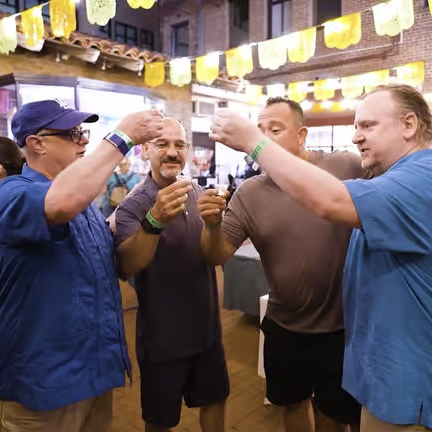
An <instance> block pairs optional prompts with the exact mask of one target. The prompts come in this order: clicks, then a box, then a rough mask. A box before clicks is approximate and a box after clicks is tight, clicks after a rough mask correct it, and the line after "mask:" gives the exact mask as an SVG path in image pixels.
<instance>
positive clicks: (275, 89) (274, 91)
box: [267, 84, 286, 98]
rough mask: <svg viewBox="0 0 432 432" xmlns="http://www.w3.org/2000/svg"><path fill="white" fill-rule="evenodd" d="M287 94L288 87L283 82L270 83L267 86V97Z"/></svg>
mask: <svg viewBox="0 0 432 432" xmlns="http://www.w3.org/2000/svg"><path fill="white" fill-rule="evenodd" d="M285 94H286V89H285V86H284V85H283V84H270V85H268V86H267V97H269V98H271V97H283V96H285Z"/></svg>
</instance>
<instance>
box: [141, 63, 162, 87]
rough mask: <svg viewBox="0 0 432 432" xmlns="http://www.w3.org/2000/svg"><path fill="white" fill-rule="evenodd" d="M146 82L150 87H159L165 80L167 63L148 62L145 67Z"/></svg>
mask: <svg viewBox="0 0 432 432" xmlns="http://www.w3.org/2000/svg"><path fill="white" fill-rule="evenodd" d="M144 82H145V84H146V85H147V86H148V87H157V86H160V85H162V84H163V83H164V82H165V63H164V62H154V63H146V64H145V67H144Z"/></svg>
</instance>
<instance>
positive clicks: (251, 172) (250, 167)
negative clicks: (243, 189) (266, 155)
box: [244, 155, 262, 180]
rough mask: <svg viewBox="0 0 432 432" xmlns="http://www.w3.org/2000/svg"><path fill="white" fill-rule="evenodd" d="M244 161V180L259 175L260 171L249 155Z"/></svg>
mask: <svg viewBox="0 0 432 432" xmlns="http://www.w3.org/2000/svg"><path fill="white" fill-rule="evenodd" d="M244 159H245V162H246V169H245V173H244V178H245V180H247V179H249V178H251V177H254V176H256V175H260V174H261V173H262V169H261V168H260V167H259V166H258V164H257V163H256V162H255V161H254V160H253V159H252V158H251V157H250V156H249V155H246V156H245V158H244Z"/></svg>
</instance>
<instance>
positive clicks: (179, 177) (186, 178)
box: [176, 174, 192, 216]
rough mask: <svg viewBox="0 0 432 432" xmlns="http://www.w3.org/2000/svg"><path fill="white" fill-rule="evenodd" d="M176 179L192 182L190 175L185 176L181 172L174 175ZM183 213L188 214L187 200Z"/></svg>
mask: <svg viewBox="0 0 432 432" xmlns="http://www.w3.org/2000/svg"><path fill="white" fill-rule="evenodd" d="M176 180H177V181H189V183H192V177H189V176H185V175H183V174H178V175H176ZM185 195H186V196H188V195H189V194H185ZM184 214H185V215H186V216H187V215H188V211H187V202H186V203H185V209H184Z"/></svg>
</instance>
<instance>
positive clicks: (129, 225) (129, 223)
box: [115, 190, 152, 245]
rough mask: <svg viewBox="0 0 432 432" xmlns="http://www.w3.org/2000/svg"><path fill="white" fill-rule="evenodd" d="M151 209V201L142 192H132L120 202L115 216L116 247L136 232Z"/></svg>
mask: <svg viewBox="0 0 432 432" xmlns="http://www.w3.org/2000/svg"><path fill="white" fill-rule="evenodd" d="M151 207H152V201H151V199H150V197H148V195H147V194H146V193H145V191H143V190H137V191H134V192H132V193H131V194H129V195H128V196H127V197H126V198H125V199H124V200H123V201H122V203H121V204H120V206H119V207H118V209H117V211H116V215H115V217H116V234H115V238H116V244H117V245H118V244H120V243H122V242H124V241H125V240H127V239H128V238H130V237H132V236H133V235H134V234H135V233H136V232H137V230H138V229H139V228H140V227H141V223H142V221H143V220H144V218H145V215H146V214H147V212H148V211H149V210H150V209H151Z"/></svg>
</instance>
